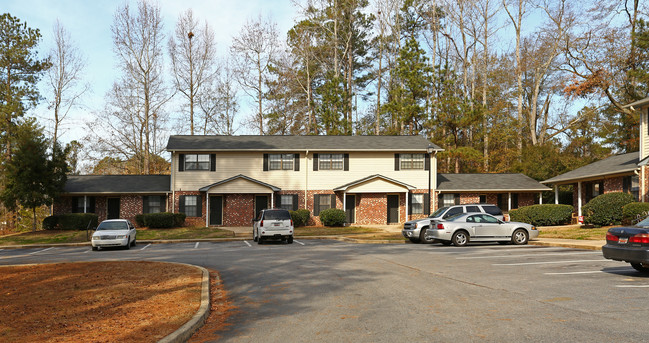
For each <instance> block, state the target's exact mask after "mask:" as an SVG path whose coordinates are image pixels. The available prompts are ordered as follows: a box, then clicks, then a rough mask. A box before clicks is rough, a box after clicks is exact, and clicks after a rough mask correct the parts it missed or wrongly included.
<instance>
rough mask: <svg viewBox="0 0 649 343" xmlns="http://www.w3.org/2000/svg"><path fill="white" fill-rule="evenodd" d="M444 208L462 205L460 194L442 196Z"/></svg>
mask: <svg viewBox="0 0 649 343" xmlns="http://www.w3.org/2000/svg"><path fill="white" fill-rule="evenodd" d="M441 201H442V206H453V205H459V204H460V194H457V193H445V194H442V199H441Z"/></svg>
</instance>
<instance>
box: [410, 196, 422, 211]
mask: <svg viewBox="0 0 649 343" xmlns="http://www.w3.org/2000/svg"><path fill="white" fill-rule="evenodd" d="M411 201H412V204H411V207H410V209H411V211H412V212H411V214H422V213H424V194H412V197H411Z"/></svg>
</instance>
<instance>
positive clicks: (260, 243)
mask: <svg viewBox="0 0 649 343" xmlns="http://www.w3.org/2000/svg"><path fill="white" fill-rule="evenodd" d="M257 244H259V245H262V244H264V239H263V238H262V237H257Z"/></svg>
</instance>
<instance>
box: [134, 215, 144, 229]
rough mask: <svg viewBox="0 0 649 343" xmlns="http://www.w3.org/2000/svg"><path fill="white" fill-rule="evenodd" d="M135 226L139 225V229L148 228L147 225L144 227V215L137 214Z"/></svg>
mask: <svg viewBox="0 0 649 343" xmlns="http://www.w3.org/2000/svg"><path fill="white" fill-rule="evenodd" d="M135 225H137V227H145V226H146V225H144V214H136V215H135Z"/></svg>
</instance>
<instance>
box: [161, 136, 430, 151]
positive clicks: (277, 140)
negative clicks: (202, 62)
mask: <svg viewBox="0 0 649 343" xmlns="http://www.w3.org/2000/svg"><path fill="white" fill-rule="evenodd" d="M429 144H431V145H432V146H433V148H434V149H435V150H436V151H442V150H443V149H442V148H440V147H439V146H437V145H435V144H432V143H430V142H429V141H428V139H426V137H424V136H273V135H268V136H179V135H177V136H170V137H169V141H168V142H167V148H166V149H167V151H246V150H247V151H259V150H264V151H273V150H276V151H304V150H310V151H377V150H381V151H421V152H425V151H426V148H427V147H428V145H429Z"/></svg>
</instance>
